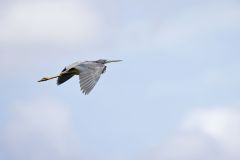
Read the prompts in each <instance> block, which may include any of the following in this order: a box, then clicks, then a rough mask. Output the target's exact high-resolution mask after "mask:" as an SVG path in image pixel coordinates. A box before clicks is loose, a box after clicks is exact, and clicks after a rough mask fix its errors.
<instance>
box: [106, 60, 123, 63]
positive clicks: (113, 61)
mask: <svg viewBox="0 0 240 160" xmlns="http://www.w3.org/2000/svg"><path fill="white" fill-rule="evenodd" d="M121 61H122V60H111V61H107V62H106V63H112V62H121Z"/></svg>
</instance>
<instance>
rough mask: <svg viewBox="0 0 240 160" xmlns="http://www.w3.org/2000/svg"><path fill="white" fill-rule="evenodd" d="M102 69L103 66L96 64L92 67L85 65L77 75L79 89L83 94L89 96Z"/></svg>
mask: <svg viewBox="0 0 240 160" xmlns="http://www.w3.org/2000/svg"><path fill="white" fill-rule="evenodd" d="M104 67H105V66H104V65H98V64H97V65H96V64H94V66H92V65H90V64H86V66H84V69H83V70H82V71H81V72H80V74H79V79H80V87H81V90H82V92H83V93H84V94H89V93H90V92H91V90H92V89H93V88H94V87H95V85H96V84H97V82H98V80H99V79H100V77H101V74H102V72H103V69H104Z"/></svg>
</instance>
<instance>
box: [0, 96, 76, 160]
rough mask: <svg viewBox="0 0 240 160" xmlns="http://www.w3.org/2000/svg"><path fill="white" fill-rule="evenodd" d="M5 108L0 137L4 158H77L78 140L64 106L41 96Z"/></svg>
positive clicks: (69, 114) (64, 159)
mask: <svg viewBox="0 0 240 160" xmlns="http://www.w3.org/2000/svg"><path fill="white" fill-rule="evenodd" d="M9 108H11V109H10V111H9V118H8V120H6V121H5V122H4V126H5V127H3V128H2V129H1V138H0V140H1V141H0V142H1V143H0V148H1V149H2V152H3V153H2V154H3V156H5V157H6V158H7V159H10V160H38V159H45V160H54V159H58V160H67V159H73V160H74V159H79V158H80V152H81V149H80V146H79V140H78V138H77V136H76V132H75V130H74V127H73V121H72V118H71V112H70V110H69V109H68V107H67V106H65V105H63V104H61V103H59V102H57V101H55V100H51V99H48V98H43V99H36V100H32V101H31V102H27V103H21V104H17V105H15V106H13V107H11V106H10V107H9Z"/></svg>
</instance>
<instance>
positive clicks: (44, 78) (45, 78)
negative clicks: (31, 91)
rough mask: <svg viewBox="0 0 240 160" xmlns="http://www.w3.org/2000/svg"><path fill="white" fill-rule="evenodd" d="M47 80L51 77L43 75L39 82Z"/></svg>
mask: <svg viewBox="0 0 240 160" xmlns="http://www.w3.org/2000/svg"><path fill="white" fill-rule="evenodd" d="M47 80H49V78H48V77H43V78H42V79H40V80H39V81H38V82H43V81H47Z"/></svg>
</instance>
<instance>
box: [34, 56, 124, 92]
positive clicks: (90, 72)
mask: <svg viewBox="0 0 240 160" xmlns="http://www.w3.org/2000/svg"><path fill="white" fill-rule="evenodd" d="M120 61H122V60H106V59H99V60H97V61H78V62H75V63H73V64H71V65H69V66H67V67H65V68H64V69H63V70H62V72H61V73H60V74H59V75H57V76H53V77H43V78H42V79H41V80H39V81H38V82H43V81H48V80H51V79H55V78H57V85H61V84H63V83H64V82H66V81H67V80H69V79H70V78H72V77H73V76H74V75H78V76H79V79H80V88H81V90H82V92H83V93H84V94H85V95H87V94H89V93H90V92H91V90H92V89H93V88H94V86H95V85H96V84H97V82H98V80H99V79H100V76H101V74H103V73H104V72H105V71H106V68H107V66H106V65H105V64H107V63H111V62H120Z"/></svg>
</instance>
